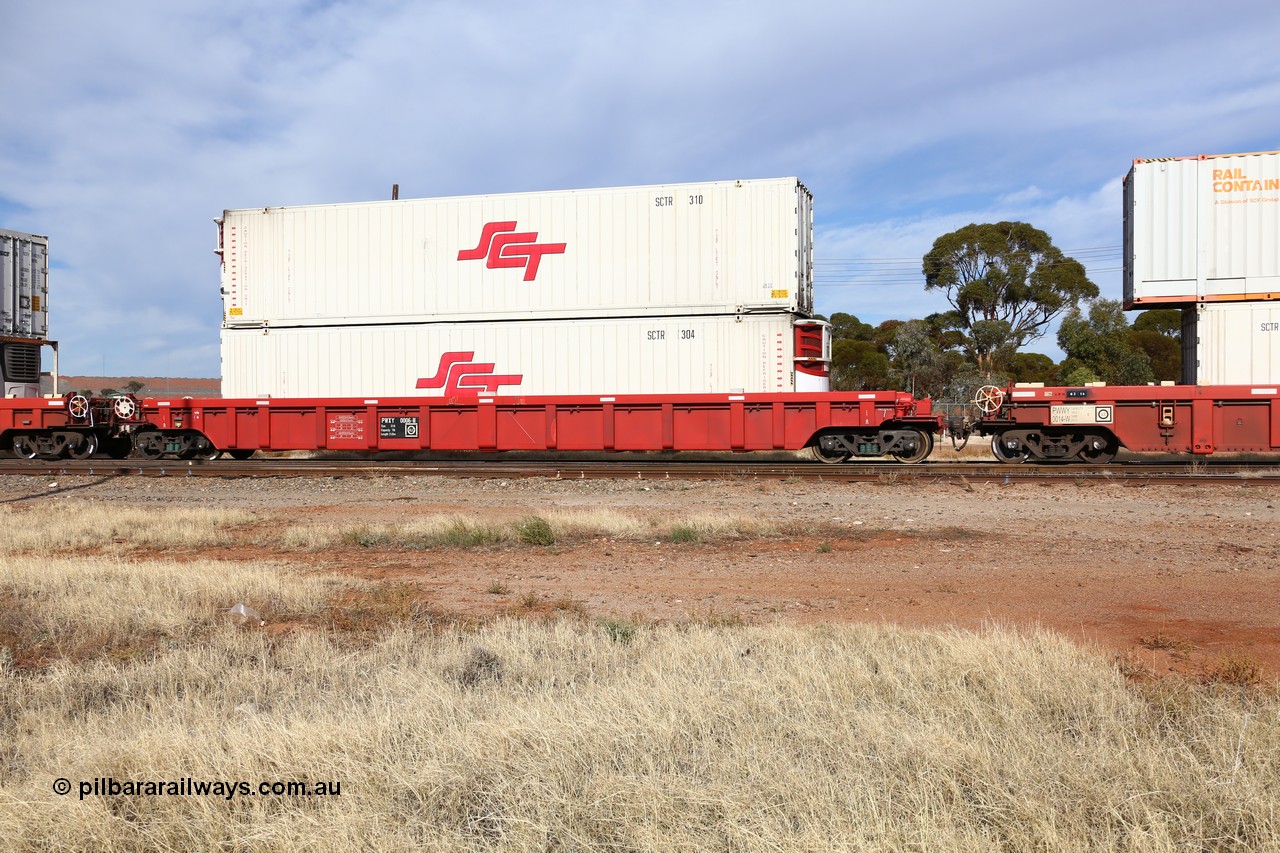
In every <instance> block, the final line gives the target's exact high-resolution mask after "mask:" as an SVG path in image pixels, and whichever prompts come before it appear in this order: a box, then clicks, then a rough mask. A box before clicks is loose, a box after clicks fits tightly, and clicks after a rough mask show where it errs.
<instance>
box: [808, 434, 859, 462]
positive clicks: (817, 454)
mask: <svg viewBox="0 0 1280 853" xmlns="http://www.w3.org/2000/svg"><path fill="white" fill-rule="evenodd" d="M827 437H828V436H818V440H817V441H815V442H814V443H813V444H812V445H811V446H810V450H812V451H813V458H814V459H817V460H818V461H819V462H826V463H827V464H828V465H838V464H840V463H841V462H847V461H848V459H849V457H850V456H852V455H853V454H852V453H850V452H849V451H847V450H845V449H844V448H843V447H841V446H840V445H839V444H837V443H836V442H834V441H832V442H831V446H830V447H823V445H822V440H823V439H824V438H827Z"/></svg>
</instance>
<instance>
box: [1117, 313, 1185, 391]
mask: <svg viewBox="0 0 1280 853" xmlns="http://www.w3.org/2000/svg"><path fill="white" fill-rule="evenodd" d="M1129 339H1130V343H1132V344H1133V346H1136V347H1137V348H1138V349H1140V350H1142V351H1143V352H1145V353H1146V354H1147V358H1149V359H1150V360H1151V372H1152V373H1154V374H1155V378H1156V381H1157V382H1177V381H1179V380H1180V379H1181V378H1182V311H1180V310H1179V309H1177V308H1153V309H1151V310H1149V311H1143V312H1142V313H1141V314H1139V315H1138V316H1137V318H1136V319H1135V320H1134V321H1133V331H1132V332H1131V333H1130V336H1129Z"/></svg>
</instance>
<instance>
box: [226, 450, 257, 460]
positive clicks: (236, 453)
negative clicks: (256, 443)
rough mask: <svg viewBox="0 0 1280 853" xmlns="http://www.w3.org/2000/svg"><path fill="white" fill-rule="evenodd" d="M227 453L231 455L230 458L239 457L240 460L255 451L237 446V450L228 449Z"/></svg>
mask: <svg viewBox="0 0 1280 853" xmlns="http://www.w3.org/2000/svg"><path fill="white" fill-rule="evenodd" d="M227 453H229V454H230V455H231V458H232V459H239V460H241V461H244V460H245V459H248V458H249V457H250V456H252V455H253V454H254V453H255V451H253V450H248V449H244V448H239V449H237V450H228V451H227Z"/></svg>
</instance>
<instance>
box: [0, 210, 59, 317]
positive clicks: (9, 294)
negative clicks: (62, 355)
mask: <svg viewBox="0 0 1280 853" xmlns="http://www.w3.org/2000/svg"><path fill="white" fill-rule="evenodd" d="M48 296H49V238H48V237H41V236H39V235H36V234H23V233H22V232H20V231H5V230H3V229H0V337H7V338H26V339H30V340H41V341H43V340H47V339H48V337H49V304H48Z"/></svg>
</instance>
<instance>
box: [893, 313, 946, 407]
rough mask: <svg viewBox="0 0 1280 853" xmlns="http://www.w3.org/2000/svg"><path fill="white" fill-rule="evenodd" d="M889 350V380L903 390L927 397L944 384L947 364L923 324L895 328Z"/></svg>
mask: <svg viewBox="0 0 1280 853" xmlns="http://www.w3.org/2000/svg"><path fill="white" fill-rule="evenodd" d="M888 349H889V363H890V371H889V378H890V379H891V380H893V381H894V382H895V383H897V384H900V385H901V387H902V388H903V390H906V391H910V392H911V393H912V394H913V395H914V394H917V393H919V392H925V394H927V393H928V392H929V391H931V390H932V389H934V388H937V387H940V386H941V385H942V384H943V382H944V381H945V374H946V368H947V360H946V358H945V356H944V355H943V353H942V350H941V349H940V348H939V347H938V344H937V342H936V341H935V340H934V338H933V336H932V335H931V334H930V332H929V324H928V323H926V322H925V321H924V320H910V321H908V322H906V323H902V324H900V325H898V327H897V331H896V332H895V334H894V336H893V341H892V342H891V343H890V344H889V346H888ZM925 394H921V396H925Z"/></svg>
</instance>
